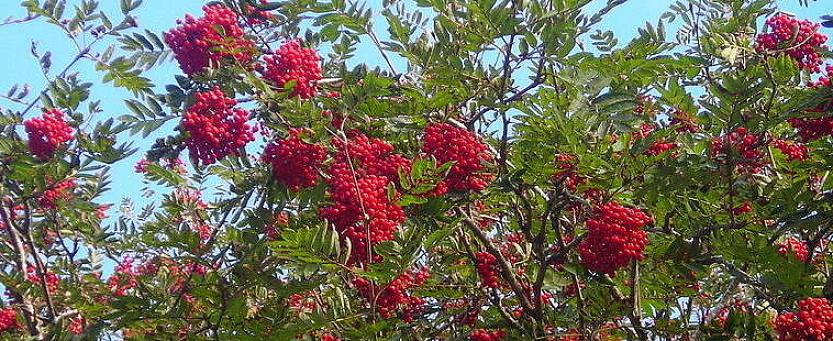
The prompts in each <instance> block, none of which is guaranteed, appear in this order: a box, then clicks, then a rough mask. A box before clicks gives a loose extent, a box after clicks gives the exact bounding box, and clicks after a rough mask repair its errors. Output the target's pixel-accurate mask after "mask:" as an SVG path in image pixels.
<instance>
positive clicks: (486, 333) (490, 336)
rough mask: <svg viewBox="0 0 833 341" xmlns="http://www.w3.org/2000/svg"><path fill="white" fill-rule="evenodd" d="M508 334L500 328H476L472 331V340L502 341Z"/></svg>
mask: <svg viewBox="0 0 833 341" xmlns="http://www.w3.org/2000/svg"><path fill="white" fill-rule="evenodd" d="M504 336H506V332H504V331H502V330H500V329H498V330H486V329H475V330H472V331H471V335H469V340H471V341H500V340H503V337H504Z"/></svg>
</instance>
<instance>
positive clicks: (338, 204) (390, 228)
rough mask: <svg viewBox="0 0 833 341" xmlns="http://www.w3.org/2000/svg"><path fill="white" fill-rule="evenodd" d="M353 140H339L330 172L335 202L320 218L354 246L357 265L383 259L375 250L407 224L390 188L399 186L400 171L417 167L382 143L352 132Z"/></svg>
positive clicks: (353, 253)
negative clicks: (375, 247)
mask: <svg viewBox="0 0 833 341" xmlns="http://www.w3.org/2000/svg"><path fill="white" fill-rule="evenodd" d="M350 135H351V136H350V137H349V140H347V141H341V140H338V139H336V140H334V141H333V146H334V147H335V148H336V150H337V151H338V153H337V154H336V155H335V156H334V162H333V163H332V164H331V165H330V167H329V168H328V169H327V176H328V179H327V184H328V185H329V189H328V194H329V197H330V200H331V201H332V204H330V205H328V206H326V207H323V208H321V210H320V212H319V214H320V216H321V218H323V219H326V220H327V221H328V222H329V223H330V224H332V225H333V226H334V227H335V229H336V231H338V232H339V235H340V236H342V237H343V238H347V239H349V240H350V242H351V245H352V247H351V250H352V255H351V258H350V262H351V263H366V262H375V261H378V260H380V258H379V256H378V255H373V256H372V257H371V254H369V253H368V251H370V253H372V247H373V246H374V245H375V244H377V243H379V242H383V241H388V240H393V238H394V232H395V231H396V230H397V229H398V228H399V224H401V223H403V222H404V221H405V213H404V211H403V210H402V207H400V206H397V205H396V204H394V202H393V201H392V200H391V199H394V200H395V199H396V198H389V196H388V188H389V187H390V186H391V185H393V184H395V183H398V180H399V175H398V173H399V169H402V170H404V171H406V172H407V171H409V170H410V167H411V164H410V161H408V159H405V158H404V157H402V156H401V155H398V154H393V153H392V151H393V146H391V145H390V144H387V143H385V142H384V141H382V140H379V139H369V138H368V137H367V136H364V135H362V134H358V133H351V134H350Z"/></svg>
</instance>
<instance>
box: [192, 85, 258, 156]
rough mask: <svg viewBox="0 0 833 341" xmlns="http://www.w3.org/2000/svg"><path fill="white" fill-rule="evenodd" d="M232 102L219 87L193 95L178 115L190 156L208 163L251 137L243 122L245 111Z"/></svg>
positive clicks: (244, 120) (245, 118) (249, 130)
mask: <svg viewBox="0 0 833 341" xmlns="http://www.w3.org/2000/svg"><path fill="white" fill-rule="evenodd" d="M236 104H237V101H236V100H234V99H233V98H228V97H226V95H225V94H223V92H222V91H221V90H220V88H219V87H215V88H214V89H212V90H211V91H207V92H199V93H196V94H195V95H194V104H192V105H191V106H190V107H188V111H186V112H185V114H184V115H183V117H182V129H183V130H184V131H186V132H188V140H187V141H186V142H185V143H186V145H187V146H188V150H189V152H190V153H191V156H192V157H193V158H195V159H198V160H200V161H201V162H202V163H203V164H212V163H214V162H217V160H219V159H222V158H223V157H225V156H227V155H230V154H236V153H238V152H239V151H240V149H241V148H243V147H245V146H246V144H247V143H249V142H251V141H254V134H253V132H252V128H251V127H250V126H249V124H248V123H246V121H248V120H249V113H248V112H247V111H246V110H243V109H236V108H234V106H235V105H236Z"/></svg>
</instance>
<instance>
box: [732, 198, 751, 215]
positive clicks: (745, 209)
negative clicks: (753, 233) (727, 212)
mask: <svg viewBox="0 0 833 341" xmlns="http://www.w3.org/2000/svg"><path fill="white" fill-rule="evenodd" d="M749 212H752V203H750V202H748V201H744V202H743V203H742V204H740V205H738V206H735V207H732V214H734V215H741V214H746V213H749Z"/></svg>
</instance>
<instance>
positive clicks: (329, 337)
mask: <svg viewBox="0 0 833 341" xmlns="http://www.w3.org/2000/svg"><path fill="white" fill-rule="evenodd" d="M318 340H319V341H341V339H340V338H338V337H336V336H333V334H330V333H325V334H322V335H321V337H320V338H319V339H318Z"/></svg>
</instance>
